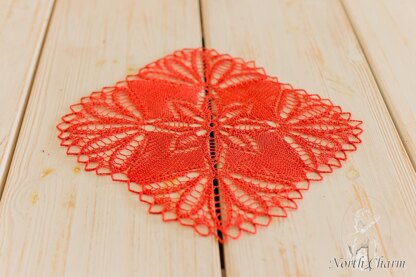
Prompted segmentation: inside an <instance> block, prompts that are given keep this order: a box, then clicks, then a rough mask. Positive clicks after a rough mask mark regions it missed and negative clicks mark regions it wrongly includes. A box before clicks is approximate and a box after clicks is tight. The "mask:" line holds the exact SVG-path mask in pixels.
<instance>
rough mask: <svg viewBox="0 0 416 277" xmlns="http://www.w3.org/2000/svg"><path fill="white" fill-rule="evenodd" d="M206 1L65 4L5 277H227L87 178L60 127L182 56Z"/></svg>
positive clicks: (37, 87) (10, 220)
mask: <svg viewBox="0 0 416 277" xmlns="http://www.w3.org/2000/svg"><path fill="white" fill-rule="evenodd" d="M198 9H199V7H198V1H190V0H189V1H188V0H187V1H180V2H173V1H168V0H164V1H153V0H145V1H135V0H126V1H112V0H94V1H83V0H62V1H57V3H56V7H55V9H54V14H53V18H52V21H51V24H50V28H49V32H48V36H47V39H46V42H45V45H44V48H43V52H42V57H41V60H40V63H39V68H38V70H37V74H36V77H35V81H34V85H33V90H32V93H31V97H30V100H29V103H28V107H27V112H26V115H25V118H24V122H23V125H22V129H21V134H20V137H19V142H18V144H17V146H16V152H15V156H14V158H13V161H12V164H11V170H10V174H9V176H8V179H7V182H6V185H5V190H4V194H3V198H2V200H1V203H0V230H1V232H0V276H29V275H30V276H63V275H65V276H220V274H221V268H220V261H219V251H218V243H217V241H216V240H215V239H214V238H201V237H200V236H199V235H197V234H196V233H195V232H194V231H193V229H192V228H183V227H182V226H180V225H179V224H174V223H172V224H166V223H164V222H162V220H161V218H160V217H159V216H151V215H149V214H148V212H147V206H146V205H144V204H143V203H140V202H139V201H138V197H137V195H134V194H132V193H129V192H128V191H127V188H126V186H125V185H124V184H114V182H112V181H111V179H110V178H105V177H104V178H102V177H98V176H96V175H95V174H91V173H86V172H84V171H83V170H80V168H79V166H80V165H78V164H77V163H76V162H75V160H74V159H73V158H69V157H67V156H66V155H65V150H64V149H63V148H62V147H60V146H59V141H58V139H57V138H56V136H57V130H56V128H55V125H56V124H57V123H58V122H60V116H61V115H63V114H65V113H67V112H68V107H69V105H70V104H72V103H74V102H77V101H78V100H79V98H80V97H82V96H84V95H86V94H88V93H90V92H91V91H94V90H98V89H99V88H100V87H102V86H104V85H112V84H114V83H115V82H116V81H118V80H121V79H123V78H124V77H125V75H126V74H127V73H130V74H131V73H134V72H136V71H137V70H138V69H139V68H140V67H141V66H143V65H145V64H147V63H149V62H151V61H153V60H155V59H157V58H160V57H162V56H164V55H166V54H168V53H171V52H172V51H174V50H176V49H179V48H183V47H200V46H201V31H200V20H199V12H198Z"/></svg>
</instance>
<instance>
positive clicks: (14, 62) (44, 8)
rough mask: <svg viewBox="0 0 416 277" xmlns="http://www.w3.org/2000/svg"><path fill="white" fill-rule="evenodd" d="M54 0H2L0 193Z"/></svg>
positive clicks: (0, 21) (0, 25)
mask: <svg viewBox="0 0 416 277" xmlns="http://www.w3.org/2000/svg"><path fill="white" fill-rule="evenodd" d="M53 2H54V0H39V1H33V0H23V1H15V0H2V1H0V72H1V77H0V192H1V191H2V188H3V184H4V181H5V177H6V175H7V170H8V168H9V164H10V160H11V158H12V154H13V150H14V146H15V143H16V138H17V136H18V133H19V129H20V124H21V119H22V117H23V114H24V111H25V108H26V102H27V98H28V95H29V91H30V87H31V83H32V77H33V74H34V71H35V68H36V64H37V61H38V56H39V54H40V51H41V46H42V42H43V38H44V36H45V33H46V28H47V25H48V21H49V17H50V15H51V10H52V6H53Z"/></svg>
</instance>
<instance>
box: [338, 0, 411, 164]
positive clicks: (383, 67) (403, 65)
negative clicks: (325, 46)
mask: <svg viewBox="0 0 416 277" xmlns="http://www.w3.org/2000/svg"><path fill="white" fill-rule="evenodd" d="M344 6H345V9H346V11H347V13H348V16H349V17H350V19H351V22H352V25H353V26H354V29H355V31H356V33H357V36H358V38H359V40H360V43H361V45H362V47H363V49H364V52H365V54H366V56H367V59H368V62H369V64H370V65H371V68H372V71H373V72H374V75H375V78H376V80H377V82H378V85H379V86H380V90H381V92H382V94H383V97H384V99H385V101H386V103H387V106H388V108H389V111H390V113H391V114H392V116H393V119H394V122H395V123H396V127H397V129H398V131H399V133H400V135H401V137H402V140H403V143H404V145H405V147H406V149H407V153H408V154H409V156H410V158H411V160H412V161H413V165H414V167H416V109H415V103H416V93H415V89H416V78H415V76H414V75H415V72H416V28H415V25H416V20H415V18H416V2H415V1H412V0H401V1H394V0H380V1H378V0H377V1H374V0H366V1H350V0H347V1H344Z"/></svg>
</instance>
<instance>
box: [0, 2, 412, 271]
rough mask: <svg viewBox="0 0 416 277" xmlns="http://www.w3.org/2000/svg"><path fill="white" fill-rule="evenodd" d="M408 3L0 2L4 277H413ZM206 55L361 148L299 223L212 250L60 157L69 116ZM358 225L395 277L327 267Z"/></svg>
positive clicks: (313, 194) (306, 205) (286, 222)
mask: <svg viewBox="0 0 416 277" xmlns="http://www.w3.org/2000/svg"><path fill="white" fill-rule="evenodd" d="M415 26H416V1H414V0H342V1H338V0H303V1H302V0H258V1H255V0H201V1H198V0H181V1H172V0H120V1H113V0H0V127H1V128H0V192H1V191H3V193H2V196H1V201H0V276H2V277H3V276H5V277H8V276H13V277H14V276H77V277H78V276H221V275H223V276H224V275H226V276H416V239H415V238H414V236H415V234H416V174H415V169H414V168H415V165H416V108H415V106H416V76H415V74H416V28H415ZM203 43H204V45H205V46H206V47H209V48H215V49H217V50H218V51H220V52H225V53H229V54H231V55H234V56H240V57H243V58H245V59H248V60H256V62H257V64H259V65H261V66H263V67H265V69H266V70H267V72H268V73H269V74H270V75H274V76H278V77H279V79H280V80H282V81H284V82H288V83H292V84H293V85H294V86H295V87H302V88H305V89H306V90H307V91H309V92H314V93H318V94H320V95H321V96H322V97H324V98H330V99H331V100H332V101H333V102H334V103H336V104H339V105H341V106H342V107H343V108H345V110H347V111H350V112H352V114H353V115H354V118H357V119H362V120H363V121H364V125H363V128H364V133H363V135H362V139H363V143H362V144H361V145H360V146H359V150H358V151H357V152H355V153H353V154H352V155H350V158H349V160H348V161H347V162H345V163H344V166H343V167H342V168H341V169H337V170H336V171H335V172H334V173H333V174H331V175H327V176H326V178H325V180H324V181H323V182H320V183H316V184H314V185H313V186H312V188H311V190H310V191H308V192H306V193H305V195H304V196H305V197H304V200H302V201H301V202H300V203H299V209H298V210H297V211H295V212H291V213H290V214H289V216H288V218H287V219H283V220H274V221H273V223H272V225H271V226H270V227H269V228H261V229H260V230H259V231H258V234H257V235H243V236H242V237H241V238H240V239H239V240H237V241H230V242H229V243H227V244H226V245H224V246H220V245H219V244H218V243H217V241H215V240H214V239H213V238H202V237H200V236H198V235H196V234H195V233H194V232H193V230H192V229H191V228H183V227H181V226H180V225H179V224H176V223H170V224H167V223H163V222H162V221H161V218H160V217H159V216H150V215H148V214H147V206H146V205H145V204H143V203H140V202H139V201H138V200H137V196H136V195H134V194H131V193H129V192H128V191H127V190H126V188H125V187H124V186H122V185H113V184H112V181H111V180H110V178H105V177H97V176H96V175H95V174H92V173H86V172H84V171H83V170H82V169H80V165H78V164H77V163H76V162H75V160H74V159H72V158H68V157H67V156H66V155H65V154H64V152H65V151H64V150H63V148H61V147H59V141H58V139H57V138H56V136H57V130H56V128H55V125H56V124H57V123H58V122H59V118H60V116H61V115H62V114H64V113H66V112H67V111H68V106H69V105H70V104H71V103H74V102H76V101H78V99H79V98H80V97H82V96H84V95H86V94H88V93H89V92H91V91H94V90H97V89H100V88H101V87H102V86H104V85H112V84H113V83H115V82H116V81H118V80H121V79H123V78H124V76H125V75H126V74H131V73H134V72H136V71H137V70H138V69H139V68H140V67H142V66H144V65H145V64H147V63H149V62H151V61H153V60H155V59H156V58H160V57H162V56H164V55H166V54H169V53H171V52H172V51H174V50H177V49H181V48H184V47H200V46H202V45H203ZM360 210H366V211H371V212H372V213H373V214H374V215H375V216H376V217H377V219H378V221H377V223H376V224H375V225H374V226H373V227H372V228H373V229H374V232H373V233H372V234H371V237H370V238H371V240H372V241H373V242H374V244H375V245H377V251H378V254H379V255H382V256H383V257H384V258H385V259H386V260H404V261H406V264H405V268H404V269H403V268H399V269H377V270H373V271H370V272H368V271H360V270H357V269H348V268H344V269H340V268H334V265H333V263H332V267H331V259H334V258H342V257H346V255H347V251H348V249H347V243H348V240H349V239H351V234H354V232H355V231H356V230H354V223H353V219H354V216H356V212H357V211H360Z"/></svg>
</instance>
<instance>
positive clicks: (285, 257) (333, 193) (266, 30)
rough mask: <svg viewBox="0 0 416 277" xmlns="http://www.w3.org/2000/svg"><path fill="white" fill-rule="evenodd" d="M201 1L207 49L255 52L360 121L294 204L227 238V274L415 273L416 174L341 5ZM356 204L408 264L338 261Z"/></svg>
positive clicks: (386, 249)
mask: <svg viewBox="0 0 416 277" xmlns="http://www.w3.org/2000/svg"><path fill="white" fill-rule="evenodd" d="M355 2H365V1H355ZM373 2H376V1H373ZM202 7H203V9H202V11H203V23H204V30H205V32H204V37H205V41H206V45H207V47H212V48H216V49H217V50H219V51H222V52H226V53H229V54H231V55H234V56H240V57H243V58H245V59H248V60H256V62H257V64H258V65H260V66H264V67H265V69H266V71H267V72H268V73H269V74H270V75H273V76H278V77H279V79H280V80H281V81H283V82H288V83H292V84H293V85H294V86H295V87H301V88H304V89H306V90H307V91H309V92H311V93H318V94H320V95H321V96H322V97H324V98H330V99H331V100H332V101H333V102H334V103H336V104H339V105H341V106H342V107H343V109H344V110H346V111H350V112H352V114H353V117H354V118H356V119H361V120H363V121H364V125H363V128H364V133H363V135H362V139H363V143H362V144H361V145H360V146H359V149H358V151H357V152H354V153H352V154H350V156H349V159H348V161H347V162H345V163H344V165H343V167H342V168H341V169H337V170H335V172H334V173H332V174H329V175H327V176H325V179H324V181H323V182H320V183H315V184H313V185H312V187H311V190H310V191H308V192H306V193H305V194H304V199H303V200H302V201H300V202H299V203H298V204H299V209H298V210H297V211H295V212H290V213H289V216H288V218H286V219H282V220H274V222H273V223H272V225H271V226H270V227H269V228H262V229H259V230H258V234H257V235H248V234H245V235H243V236H242V237H241V239H240V240H237V241H230V242H229V243H228V244H227V245H225V249H224V251H225V268H226V272H227V276H350V275H352V276H356V275H361V274H365V276H415V274H416V268H415V267H414V266H412V265H414V264H415V263H416V241H415V240H414V238H413V234H414V233H415V231H416V220H415V218H416V186H415V185H416V176H415V172H414V170H413V168H412V165H411V162H410V160H409V159H408V157H407V155H406V152H405V150H404V148H403V146H402V144H401V141H400V138H399V136H398V134H397V132H396V129H395V126H394V124H393V122H392V120H391V118H390V115H389V112H388V110H387V108H386V106H385V104H384V102H383V98H382V97H381V95H380V92H379V90H378V88H377V85H376V82H375V80H374V78H373V76H372V74H371V70H370V68H369V65H368V64H367V62H366V59H365V57H364V55H363V53H362V51H361V49H360V46H359V43H358V41H357V39H356V37H355V36H354V32H353V29H352V27H351V25H350V23H349V21H348V18H347V17H346V15H345V12H344V10H343V7H342V6H341V3H340V2H338V1H332V0H325V1H312V0H310V1H308V0H305V1H300V0H299V1H298V0H267V1H262V2H261V5H259V4H258V2H257V1H250V0H241V1H236V0H216V1H207V0H206V1H203V6H202ZM409 41H410V40H409ZM398 74H400V71H399V72H398ZM409 105H410V103H409ZM397 108H400V106H397ZM361 212H367V213H369V214H370V215H371V216H372V217H373V218H374V220H377V223H376V224H375V225H372V226H373V227H371V233H370V231H369V232H368V233H366V235H368V236H369V241H370V242H374V245H377V251H378V255H379V256H380V255H382V256H384V257H385V259H389V260H405V261H406V265H407V266H406V268H405V269H381V270H374V271H372V272H361V271H360V270H354V269H339V268H338V269H337V268H335V265H334V262H333V259H334V258H347V257H348V256H347V254H348V247H347V246H348V245H351V241H354V239H355V237H354V236H355V235H357V228H358V227H357V221H359V220H361V219H360V216H361ZM354 220H355V222H354ZM358 234H360V232H358ZM373 248H375V247H373ZM373 250H374V249H373ZM331 261H332V264H331Z"/></svg>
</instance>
